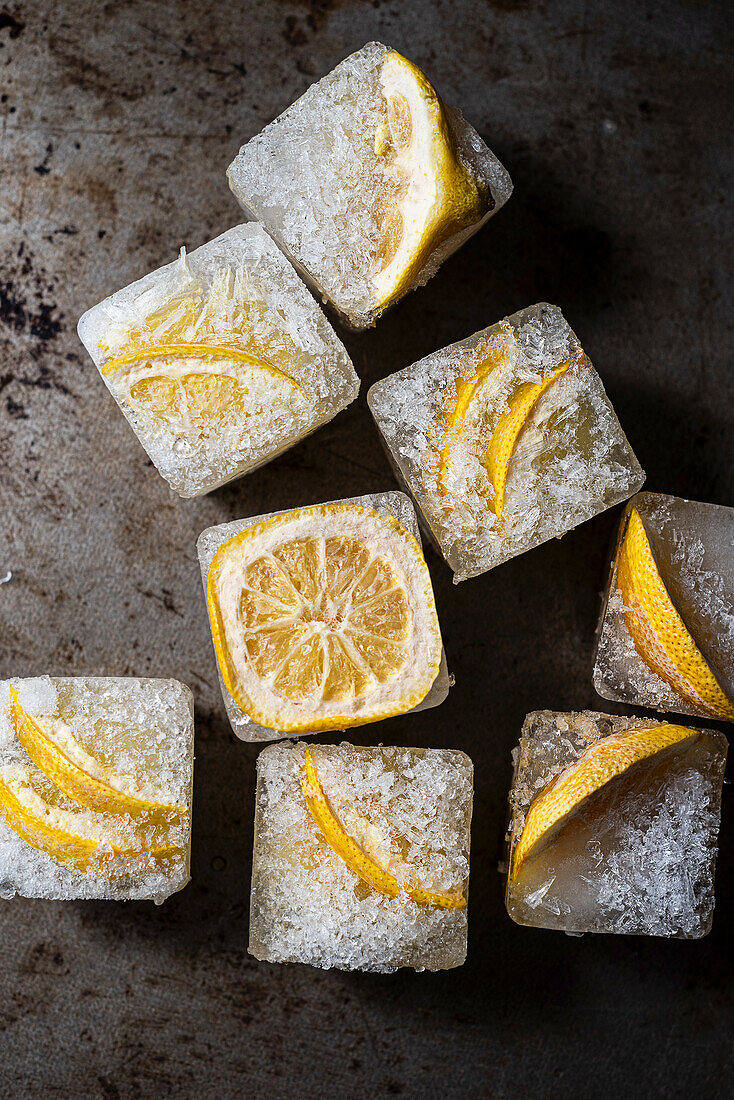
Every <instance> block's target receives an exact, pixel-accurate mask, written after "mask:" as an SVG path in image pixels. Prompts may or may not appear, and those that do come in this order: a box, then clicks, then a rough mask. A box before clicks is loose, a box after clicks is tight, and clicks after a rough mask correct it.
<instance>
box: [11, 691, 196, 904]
mask: <svg viewBox="0 0 734 1100" xmlns="http://www.w3.org/2000/svg"><path fill="white" fill-rule="evenodd" d="M193 749H194V716H193V697H192V695H191V692H190V691H189V689H188V688H187V687H185V686H184V685H183V684H181V683H178V681H176V680H147V679H146V680H136V679H121V678H113V677H74V678H70V677H61V678H53V677H49V676H39V677H35V678H32V679H14V680H5V681H2V682H0V895H1V896H2V897H6V898H11V897H13V896H14V895H15V894H20V895H22V896H23V897H29V898H57V899H65V898H108V899H112V900H121V899H132V898H147V899H151V900H153V901H155V902H162V901H164V900H165V898H167V897H168V896H169V894H172V893H174V892H175V891H176V890H180V889H181V888H182V887H184V886H185V885H186V883H187V882H188V880H189V858H190V857H189V853H190V845H191V786H192V770H193Z"/></svg>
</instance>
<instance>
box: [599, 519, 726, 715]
mask: <svg viewBox="0 0 734 1100" xmlns="http://www.w3.org/2000/svg"><path fill="white" fill-rule="evenodd" d="M617 585H618V587H619V591H620V593H621V595H622V600H623V601H624V604H625V607H626V611H625V622H626V624H627V629H628V631H629V633H630V635H631V637H632V641H633V642H634V644H635V648H636V649H637V652H638V653H639V655H640V657H641V658H642V660H643V661H644V662H645V664H647V665H648V666H649V667H650V668H651V669H652V670H653V672H656V673H657V675H658V676H660V677H661V678H662V679H663V680H665V682H666V683H668V684H670V686H671V687H672V689H673V691H674V692H675V693H676V694H677V695H679V696H680V697H681V699H684V700H685V701H686V702H687V703H690V704H692V705H693V706H694V707H696V708H698V709H699V710H702V711H704V712H705V713H706V714H708V715H710V716H711V717H712V718H723V719H724V720H725V721H728V722H734V706H733V705H732V703H731V701H730V700H729V699H727V697H726V695H725V694H724V692H723V691H722V689H721V687H720V686H719V683H718V681H717V679H716V677H715V676H714V674H713V672H712V671H711V668H710V667H709V665H708V664H707V662H706V660H705V659H704V657H703V655H702V653H701V652H700V650H699V648H698V646H697V645H696V643H695V641H694V640H693V638H692V637H691V635H690V634H689V632H688V630H687V629H686V626H685V623H684V622H683V620H682V619H681V617H680V615H679V614H678V612H677V611H676V609H675V607H674V605H673V601H672V600H671V598H670V596H669V594H668V590H667V588H666V587H665V584H664V583H663V580H662V577H661V576H660V573H659V571H658V567H657V565H656V563H655V558H654V556H653V552H652V548H651V546H650V541H649V539H648V537H647V532H646V531H645V527H644V525H643V523H642V519H641V518H640V514H639V512H638V511H637V509H636V508H633V509H632V511H631V512H630V517H629V522H628V524H627V530H626V531H625V534H624V538H623V540H622V547H621V550H620V553H619V567H618V571H617Z"/></svg>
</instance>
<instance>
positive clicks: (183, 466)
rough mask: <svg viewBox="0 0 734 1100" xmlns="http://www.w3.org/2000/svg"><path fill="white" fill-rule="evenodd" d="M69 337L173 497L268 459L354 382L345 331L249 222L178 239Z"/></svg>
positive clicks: (331, 408) (347, 396)
mask: <svg viewBox="0 0 734 1100" xmlns="http://www.w3.org/2000/svg"><path fill="white" fill-rule="evenodd" d="M79 336H80V339H81V341H82V343H83V344H84V346H85V347H86V349H87V351H88V352H89V354H90V355H91V357H92V359H93V360H94V363H95V365H96V366H97V367H98V368H99V371H100V374H101V375H102V378H103V379H104V382H105V384H106V386H107V388H108V389H109V391H110V393H111V394H112V396H113V397H114V398H115V401H117V403H118V405H119V406H120V408H121V410H122V412H123V413H124V414H125V416H126V418H127V420H128V422H129V423H130V426H131V427H132V429H133V431H134V432H135V434H136V435H137V437H138V439H139V440H140V442H141V443H142V445H143V447H144V448H145V450H146V451H147V452H148V454H149V455H150V457H151V459H152V460H153V463H154V464H155V466H156V468H157V469H158V471H159V473H160V474H161V475H162V476H163V477H164V478H165V479H166V481H168V482H169V483H170V485H171V487H172V488H173V489H175V491H176V492H177V493H179V494H180V495H181V496H183V497H192V496H198V495H199V494H200V493H208V492H210V491H211V490H212V489H216V488H217V487H218V486H219V485H224V484H225V482H227V481H231V480H232V478H235V477H239V476H240V475H241V474H245V473H248V472H249V471H251V470H254V469H256V468H257V467H258V466H262V465H263V464H264V463H266V462H269V461H270V460H271V459H272V458H275V457H276V455H279V454H281V453H282V452H283V451H285V450H287V449H288V448H289V447H292V446H293V444H294V443H297V442H298V441H299V440H301V439H303V437H304V436H306V435H308V434H309V433H310V432H312V431H314V430H315V429H316V428H319V427H320V426H321V425H322V424H325V423H327V421H329V420H331V419H332V418H333V417H334V416H336V414H337V413H338V412H340V410H341V409H343V408H345V407H346V406H347V405H348V404H349V403H350V402H351V401H353V400H354V398H355V397H356V396H357V393H358V391H359V380H358V378H357V376H356V374H355V372H354V368H353V367H352V363H351V360H350V359H349V356H348V355H347V353H346V351H345V349H344V347H343V345H342V343H341V341H340V340H339V339H338V338H337V336H336V335H335V333H334V331H333V329H332V328H331V326H330V325H329V323H328V321H327V320H326V318H325V317H324V315H323V313H322V312H321V310H320V309H319V307H318V306H317V305H316V303H315V302H314V300H313V298H312V297H311V295H310V294H309V293H308V291H307V290H306V288H305V287H304V286H303V284H302V282H301V280H300V279H299V278H298V276H297V275H296V273H295V271H294V270H293V268H292V267H291V265H290V264H289V263H288V261H287V260H286V259H285V257H284V256H283V254H282V253H281V252H280V251H279V250H278V249H277V248H276V247H275V245H274V244H273V242H272V240H271V239H270V237H269V236H268V235H267V233H265V231H264V230H263V229H262V228H261V227H260V226H259V225H238V226H235V228H234V229H230V230H228V231H227V232H226V233H223V234H222V235H221V236H220V237H216V238H215V239H214V240H212V241H209V242H208V243H207V244H204V245H202V246H201V248H197V249H196V250H195V251H194V252H191V253H190V254H188V255H187V254H186V253H185V250H183V249H182V250H181V255H180V257H179V259H178V260H177V261H175V262H174V263H171V264H168V265H167V266H166V267H161V268H158V270H157V271H153V272H151V273H150V274H149V275H146V276H145V277H144V278H142V279H139V280H138V281H137V282H135V283H132V284H131V285H130V286H128V287H125V289H124V290H120V291H118V292H117V293H116V294H113V295H112V296H111V297H110V298H106V299H105V300H104V301H103V302H101V303H100V304H99V305H97V306H94V307H93V308H92V309H90V310H88V311H87V312H86V313H85V314H84V316H83V317H82V318H81V320H80V321H79Z"/></svg>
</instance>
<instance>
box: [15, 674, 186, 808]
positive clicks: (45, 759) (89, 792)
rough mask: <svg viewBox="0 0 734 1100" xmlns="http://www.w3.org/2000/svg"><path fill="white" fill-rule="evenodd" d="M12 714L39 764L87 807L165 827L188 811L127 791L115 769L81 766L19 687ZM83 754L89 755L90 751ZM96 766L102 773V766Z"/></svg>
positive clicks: (76, 749) (20, 737)
mask: <svg viewBox="0 0 734 1100" xmlns="http://www.w3.org/2000/svg"><path fill="white" fill-rule="evenodd" d="M10 714H11V719H12V722H13V726H14V729H15V735H16V737H17V738H18V741H19V742H20V744H21V745H22V746H23V748H24V749H25V751H26V752H27V753H28V756H29V757H30V758H31V760H32V761H33V763H34V764H35V765H36V767H37V768H39V770H40V771H42V772H43V774H44V775H45V776H46V777H47V778H48V779H50V780H51V782H52V783H54V784H55V786H57V787H58V788H59V790H61V791H63V792H64V794H67V795H68V796H69V797H70V798H73V799H74V801H75V802H78V803H79V804H80V805H82V806H87V807H88V808H89V809H90V810H96V811H97V812H98V813H110V814H128V815H129V816H130V817H140V818H145V820H146V822H147V823H150V824H151V825H161V826H165V825H168V824H172V823H174V822H175V821H176V820H177V819H178V818H180V817H181V815H182V814H185V813H186V812H187V810H186V807H185V806H167V805H163V804H161V803H158V802H148V801H146V800H145V799H142V798H138V797H137V796H135V795H131V794H127V793H125V791H124V790H123V789H122V788H124V786H125V785H126V781H125V780H124V779H123V778H122V777H120V776H117V775H115V774H114V772H109V771H106V769H105V772H106V774H104V777H103V778H100V776H95V775H92V774H90V772H89V771H87V770H85V769H84V768H83V767H80V766H79V765H77V764H76V763H75V762H74V760H73V759H71V757H70V756H69V755H68V754H67V753H65V752H64V751H62V749H61V748H60V747H59V745H57V744H56V742H55V741H54V740H53V738H52V737H50V736H49V735H48V734H47V733H46V732H44V730H43V729H42V728H41V727H40V726H39V724H38V723H37V722H36V721H35V720H34V719H33V718H31V716H30V715H29V714H28V713H26V711H25V710H24V709H23V708H22V707H21V705H20V703H19V702H18V690H17V688H15V687H12V686H11V688H10ZM69 747H70V750H71V751H72V752H76V753H77V754H79V753H80V752H81V753H83V750H81V747H80V746H79V745H78V744H77V743H76V742H75V741H73V739H72V740H71V744H70V746H69ZM83 755H84V756H86V753H83ZM85 762H86V761H85ZM89 763H90V764H91V766H92V767H94V766H95V763H96V762H93V761H91V760H90V761H89ZM96 767H97V769H98V770H99V771H100V772H102V770H103V769H102V768H101V766H100V765H96Z"/></svg>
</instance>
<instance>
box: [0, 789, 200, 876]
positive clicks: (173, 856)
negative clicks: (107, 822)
mask: <svg viewBox="0 0 734 1100" xmlns="http://www.w3.org/2000/svg"><path fill="white" fill-rule="evenodd" d="M22 786H23V783H22V781H21V787H22ZM37 802H38V805H39V810H38V812H37V811H36V810H34V809H33V808H32V807H30V806H28V805H24V803H23V801H22V800H21V798H20V797H19V796H18V791H17V789H16V790H14V789H13V784H12V782H11V781H10V780H9V778H8V776H7V775H6V774H2V773H0V816H2V817H3V818H4V820H5V822H6V823H7V824H8V825H9V826H10V828H11V829H12V830H13V831H14V832H15V833H17V834H18V836H19V837H20V838H21V839H22V840H24V841H25V842H26V844H29V845H30V846H31V847H32V848H36V849H38V850H40V851H42V852H46V853H47V855H50V856H51V857H52V859H55V860H56V861H57V862H59V863H65V864H69V865H70V866H71V867H73V868H75V869H76V870H77V871H87V870H88V869H90V866H91V867H92V868H93V870H94V871H95V873H99V872H105V873H107V874H111V875H113V876H115V875H118V874H119V875H122V874H125V873H126V869H125V867H124V865H123V863H122V861H123V860H129V859H134V858H137V857H140V856H149V857H151V858H152V860H153V861H154V862H155V863H156V864H157V865H158V866H159V867H162V868H163V867H166V866H168V865H169V864H170V863H171V862H175V861H176V860H177V859H180V858H181V856H182V851H181V849H180V848H177V847H175V846H174V845H162V846H160V847H153V848H148V847H143V846H139V847H138V846H135V847H130V848H127V847H124V848H123V847H119V846H117V845H115V844H111V843H110V842H109V841H105V840H99V839H93V838H91V837H87V836H82V835H78V834H76V833H73V832H71V831H69V830H67V829H63V828H60V827H59V826H58V825H54V824H53V823H52V822H53V820H54V818H58V817H60V816H61V815H60V812H59V811H56V812H54V811H53V810H52V809H51V807H49V806H47V805H46V803H44V802H42V801H41V800H40V799H37ZM73 817H74V815H73V814H69V813H66V814H65V815H64V818H65V819H73Z"/></svg>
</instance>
